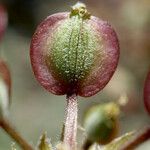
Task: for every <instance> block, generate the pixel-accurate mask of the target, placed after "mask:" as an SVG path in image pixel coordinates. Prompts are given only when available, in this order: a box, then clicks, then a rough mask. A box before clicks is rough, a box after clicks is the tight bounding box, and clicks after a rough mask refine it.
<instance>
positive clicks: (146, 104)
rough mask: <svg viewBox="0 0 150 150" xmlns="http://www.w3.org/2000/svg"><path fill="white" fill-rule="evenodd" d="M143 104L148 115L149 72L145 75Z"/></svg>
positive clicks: (149, 109)
mask: <svg viewBox="0 0 150 150" xmlns="http://www.w3.org/2000/svg"><path fill="white" fill-rule="evenodd" d="M144 104H145V107H146V109H147V111H148V113H149V114H150V72H149V73H148V75H147V78H146V81H145V86H144Z"/></svg>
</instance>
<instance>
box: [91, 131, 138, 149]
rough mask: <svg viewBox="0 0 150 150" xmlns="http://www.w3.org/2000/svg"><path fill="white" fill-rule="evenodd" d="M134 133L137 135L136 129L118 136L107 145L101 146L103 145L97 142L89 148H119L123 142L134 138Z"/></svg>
mask: <svg viewBox="0 0 150 150" xmlns="http://www.w3.org/2000/svg"><path fill="white" fill-rule="evenodd" d="M134 135H135V132H134V131H133V132H129V133H126V134H124V135H123V136H121V137H119V138H116V139H115V140H113V141H112V142H111V143H109V144H107V145H105V146H101V145H99V144H96V143H95V144H93V145H92V146H91V147H90V148H89V150H118V149H119V148H121V146H122V145H123V144H125V143H126V142H128V141H129V140H130V139H131V138H133V136H134Z"/></svg>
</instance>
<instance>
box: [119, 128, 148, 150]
mask: <svg viewBox="0 0 150 150" xmlns="http://www.w3.org/2000/svg"><path fill="white" fill-rule="evenodd" d="M148 139H150V127H148V128H146V129H145V130H144V131H142V133H140V134H138V135H137V136H136V137H135V138H133V139H132V140H131V141H129V142H128V143H127V144H126V145H124V146H123V147H122V148H121V149H120V150H132V149H135V148H136V147H137V146H139V145H140V144H141V143H143V142H145V141H147V140H148Z"/></svg>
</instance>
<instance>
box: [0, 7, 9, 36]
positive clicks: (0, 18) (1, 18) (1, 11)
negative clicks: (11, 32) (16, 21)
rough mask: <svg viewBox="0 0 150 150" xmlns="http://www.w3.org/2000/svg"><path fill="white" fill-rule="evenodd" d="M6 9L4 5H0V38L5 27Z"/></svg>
mask: <svg viewBox="0 0 150 150" xmlns="http://www.w3.org/2000/svg"><path fill="white" fill-rule="evenodd" d="M7 21H8V17H7V11H6V9H5V7H4V6H2V5H0V39H1V38H2V37H3V35H4V32H5V30H6V27H7Z"/></svg>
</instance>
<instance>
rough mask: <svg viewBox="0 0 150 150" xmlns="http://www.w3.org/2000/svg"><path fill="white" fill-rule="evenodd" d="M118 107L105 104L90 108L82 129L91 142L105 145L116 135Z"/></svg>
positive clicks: (112, 104)
mask: <svg viewBox="0 0 150 150" xmlns="http://www.w3.org/2000/svg"><path fill="white" fill-rule="evenodd" d="M119 112H120V110H119V106H118V105H117V104H115V103H107V104H102V105H96V106H93V107H91V108H90V109H89V110H88V111H87V112H86V115H85V119H84V128H85V130H86V132H87V136H88V137H87V138H88V140H90V141H91V142H97V143H100V144H106V143H108V142H110V141H111V140H112V139H113V138H114V137H115V136H116V134H117V130H118V123H117V120H118V118H117V117H118V115H119Z"/></svg>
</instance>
